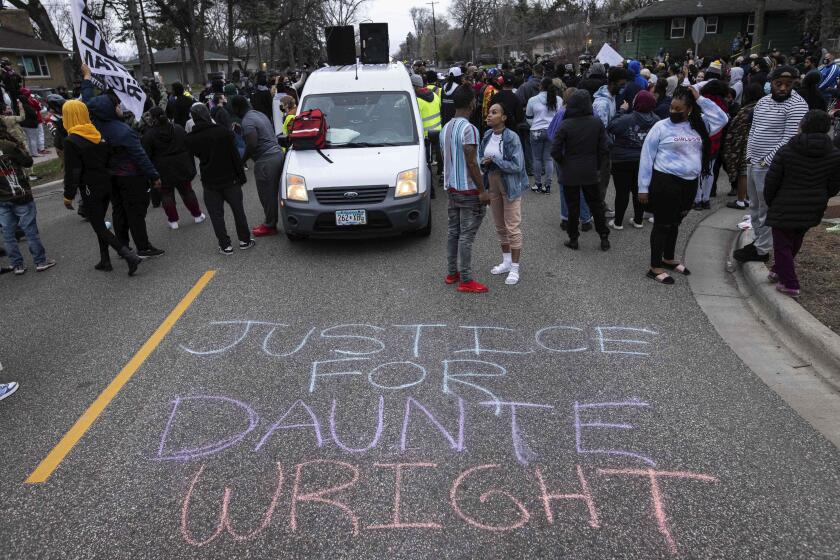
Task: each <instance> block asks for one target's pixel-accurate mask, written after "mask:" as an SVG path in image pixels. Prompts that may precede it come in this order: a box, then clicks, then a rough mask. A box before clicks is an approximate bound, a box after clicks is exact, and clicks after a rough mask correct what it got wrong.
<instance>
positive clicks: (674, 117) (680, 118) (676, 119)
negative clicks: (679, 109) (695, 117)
mask: <svg viewBox="0 0 840 560" xmlns="http://www.w3.org/2000/svg"><path fill="white" fill-rule="evenodd" d="M687 119H688V115H686V114H685V113H674V112H673V111H672V112H671V122H672V123H674V124H680V123H682V122H685V121H686V120H687Z"/></svg>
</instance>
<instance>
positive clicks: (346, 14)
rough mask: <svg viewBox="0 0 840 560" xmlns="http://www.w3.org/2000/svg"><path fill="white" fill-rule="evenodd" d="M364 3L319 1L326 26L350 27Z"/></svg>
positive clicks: (355, 0) (365, 1)
mask: <svg viewBox="0 0 840 560" xmlns="http://www.w3.org/2000/svg"><path fill="white" fill-rule="evenodd" d="M366 3H367V0H321V12H322V13H323V16H324V21H325V23H326V24H327V25H352V24H354V23H356V21H358V19H359V17H360V16H361V13H360V11H361V9H362V7H363V6H364V5H365V4H366Z"/></svg>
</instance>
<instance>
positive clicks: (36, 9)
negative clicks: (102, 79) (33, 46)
mask: <svg viewBox="0 0 840 560" xmlns="http://www.w3.org/2000/svg"><path fill="white" fill-rule="evenodd" d="M9 4H11V5H12V6H14V7H15V8H18V9H20V10H25V11H26V13H27V14H29V19H31V20H32V21H33V22H34V23H35V25H36V26H37V27H38V34H39V35H40V37H41V39H43V40H44V41H48V42H50V43H54V44H56V45H62V44H63V43H62V42H61V37H60V36H59V34H58V32H57V31H56V29H55V26H54V25H53V22H52V20H51V19H50V15H49V13H48V12H47V10H46V8H44V5H43V4H42V3H41V2H40V0H26V1H24V0H9ZM63 63H64V74H65V76H66V77H67V80H68V81H69V80H71V79H72V78H71V77H72V76H73V74H74V73H75V71H74V68H73V61H72V60H71V59H70V58H65V59H64V61H63ZM68 85H69V84H68Z"/></svg>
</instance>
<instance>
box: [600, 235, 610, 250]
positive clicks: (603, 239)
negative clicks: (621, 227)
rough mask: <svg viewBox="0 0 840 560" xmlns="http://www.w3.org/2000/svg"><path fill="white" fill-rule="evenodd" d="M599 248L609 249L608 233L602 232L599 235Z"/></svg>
mask: <svg viewBox="0 0 840 560" xmlns="http://www.w3.org/2000/svg"><path fill="white" fill-rule="evenodd" d="M601 250H602V251H609V250H610V236H609V234H604V235H602V236H601Z"/></svg>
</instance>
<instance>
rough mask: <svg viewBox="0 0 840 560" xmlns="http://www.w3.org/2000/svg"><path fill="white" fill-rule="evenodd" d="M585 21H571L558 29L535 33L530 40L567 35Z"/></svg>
mask: <svg viewBox="0 0 840 560" xmlns="http://www.w3.org/2000/svg"><path fill="white" fill-rule="evenodd" d="M582 24H583V22H575V23H569V24H567V25H564V26H562V27H558V28H557V29H552V30H551V31H546V32H545V33H541V34H539V35H535V36H534V37H530V38H529V39H528V41H529V42H530V41H543V40H545V39H555V38H557V37H562V36H564V35H566V34H567V33H568V32H569V31H571V30H573V29H575V28H577V27H580V26H581V25H582Z"/></svg>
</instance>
